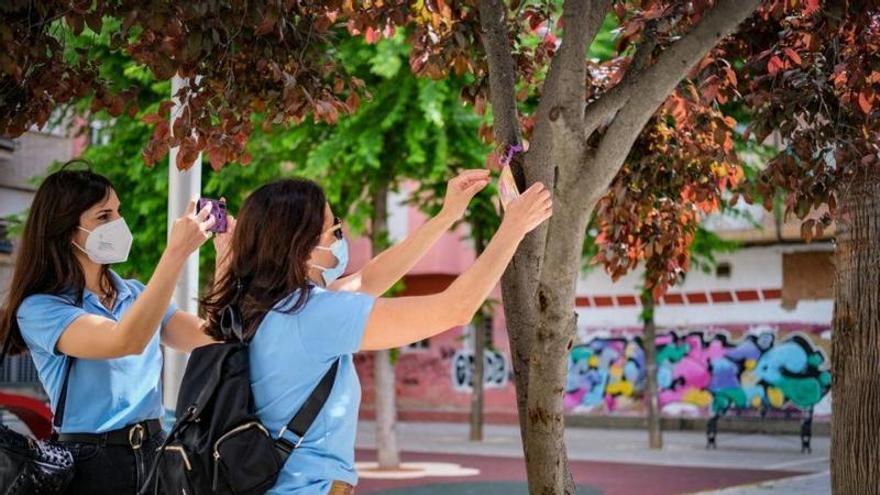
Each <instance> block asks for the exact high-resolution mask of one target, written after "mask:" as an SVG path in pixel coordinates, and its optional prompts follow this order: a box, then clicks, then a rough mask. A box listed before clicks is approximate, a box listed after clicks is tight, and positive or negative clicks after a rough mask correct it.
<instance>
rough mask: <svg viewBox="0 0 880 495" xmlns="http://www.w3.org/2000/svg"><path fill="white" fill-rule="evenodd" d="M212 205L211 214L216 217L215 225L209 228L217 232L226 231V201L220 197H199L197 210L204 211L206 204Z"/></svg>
mask: <svg viewBox="0 0 880 495" xmlns="http://www.w3.org/2000/svg"><path fill="white" fill-rule="evenodd" d="M208 204H210V205H211V215H214V218H215V219H216V220H215V221H214V226H213V227H211V228H210V229H209V230H210V231H211V232H214V233H215V234H222V233H224V232H226V202H225V201H223V200H219V199H209V198H199V200H198V201H197V202H196V211H202V208H204V207H205V206H206V205H208Z"/></svg>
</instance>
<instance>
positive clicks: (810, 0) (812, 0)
mask: <svg viewBox="0 0 880 495" xmlns="http://www.w3.org/2000/svg"><path fill="white" fill-rule="evenodd" d="M817 10H819V0H805V1H804V14H806V15H810V14H812V13H813V12H816V11H817Z"/></svg>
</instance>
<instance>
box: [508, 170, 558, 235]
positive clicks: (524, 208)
mask: <svg viewBox="0 0 880 495" xmlns="http://www.w3.org/2000/svg"><path fill="white" fill-rule="evenodd" d="M552 215H553V199H552V196H551V194H550V191H548V190H547V188H546V187H544V184H542V183H540V182H536V183H534V184H532V187H530V188H528V189H527V190H526V192H524V193H522V194H521V195H520V196H519V197H518V198H516V199H514V200H513V201H511V202H510V203H509V204H508V205H507V209H506V210H505V211H504V219H503V220H502V221H501V228H502V229H505V230H508V229H509V230H511V231H514V232H517V233H518V234H520V235H521V236H525V235H526V234H528V233H529V232H531V231H532V230H534V229H535V228H536V227H537V226H538V225H541V224H542V223H543V222H544V220H547V219H548V218H550V217H551V216H552Z"/></svg>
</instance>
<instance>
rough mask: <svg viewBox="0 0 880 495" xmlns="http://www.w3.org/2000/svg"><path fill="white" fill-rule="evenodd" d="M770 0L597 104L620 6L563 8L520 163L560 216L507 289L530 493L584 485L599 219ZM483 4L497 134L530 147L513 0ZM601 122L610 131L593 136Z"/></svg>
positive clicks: (749, 7)
mask: <svg viewBox="0 0 880 495" xmlns="http://www.w3.org/2000/svg"><path fill="white" fill-rule="evenodd" d="M758 2H759V0H718V1H716V2H715V7H713V8H712V9H711V10H710V11H708V12H707V13H706V14H705V15H703V16H702V19H701V20H700V22H699V24H698V25H697V26H696V27H694V29H692V30H690V31H689V32H688V33H687V34H686V35H684V36H682V37H681V38H680V39H679V40H677V41H676V42H675V43H673V44H672V45H671V46H670V47H669V48H668V49H666V50H664V51H663V52H662V53H661V54H659V55H658V56H657V57H656V59H655V60H654V63H653V64H652V65H651V66H650V67H648V68H645V69H644V70H635V71H632V72H630V71H628V72H627V74H626V75H624V79H623V80H622V81H621V83H620V84H619V85H620V86H621V89H620V90H619V91H614V92H613V93H612V92H611V91H609V92H608V93H606V95H604V96H603V97H600V98H599V100H598V102H594V103H592V104H590V105H589V106H588V107H587V108H586V109H585V108H584V100H585V96H586V95H585V89H586V88H585V86H584V81H585V80H586V78H587V71H586V64H585V53H586V51H587V49H588V47H589V45H590V42H591V40H592V39H593V37H594V36H595V34H596V33H597V32H598V30H599V29H600V26H601V24H602V20H603V19H604V18H605V16H606V14H607V13H608V12H609V9H610V8H611V2H610V1H604V0H596V1H592V0H565V2H564V4H563V21H564V24H565V32H564V36H563V38H562V41H561V44H560V46H559V49H558V50H557V52H556V53H555V54H554V56H553V60H552V62H551V66H550V69H549V71H548V74H547V77H546V78H545V81H544V84H543V86H542V88H541V100H540V102H539V104H538V108H537V110H536V111H535V112H534V114H533V117H534V120H535V126H534V129H533V132H532V135H531V139H530V140H529V149H528V152H527V153H526V154H525V155H524V158H519V159H518V158H514V160H513V162H512V163H511V169H512V171H513V172H514V176H515V177H516V179H517V182H518V184H519V185H520V186H525V187H528V186H530V185H532V184H534V183H535V182H542V183H543V184H544V185H545V186H547V187H548V189H550V190H551V191H552V192H553V201H554V204H553V212H554V213H553V217H552V218H550V220H549V221H548V222H546V224H545V225H544V226H542V227H540V228H538V229H536V230H535V231H533V232H532V233H531V234H529V235H528V236H527V237H526V238H525V240H524V241H523V242H522V243H521V244H520V246H519V248H518V250H517V252H516V255H515V256H514V258H513V260H512V261H511V263H510V265H509V266H508V269H507V271H506V272H505V274H504V277H503V278H502V284H501V285H502V294H503V299H504V312H505V319H506V322H507V330H508V337H509V339H510V350H511V361H512V363H513V369H514V373H515V376H516V395H517V410H518V412H519V421H520V430H521V433H522V440H523V451H524V453H525V458H526V469H527V472H528V481H529V493H531V494H533V495H534V494H542V495H543V494H573V493H574V491H575V486H574V481H573V478H572V476H571V471H570V469H569V466H568V458H567V455H566V452H565V437H564V432H565V414H564V410H563V406H562V405H563V394H564V391H565V382H566V374H567V363H568V351H569V349H570V348H571V346H572V344H573V341H574V336H575V329H576V316H575V312H574V302H575V295H576V293H575V287H576V283H577V279H578V274H579V268H580V266H581V250H582V247H583V241H584V234H585V231H586V225H587V221H588V220H589V216H590V214H591V213H592V210H593V208H594V207H595V205H596V202H597V201H598V200H599V198H600V197H601V196H602V194H604V192H605V191H606V190H607V187H608V185H609V184H610V183H611V181H612V179H613V178H614V175H615V174H616V173H617V172H618V170H619V169H620V167H621V166H622V165H623V162H624V160H625V159H626V156H627V154H628V153H629V151H630V148H631V147H632V144H633V143H634V142H635V140H636V138H637V137H638V134H639V133H640V132H641V129H642V128H643V127H644V125H645V123H646V122H647V121H648V120H649V119H650V117H651V115H652V114H653V113H654V111H655V110H656V109H657V107H659V106H660V105H661V104H662V103H663V101H664V99H665V98H666V97H667V96H668V95H669V93H670V92H671V91H672V90H673V89H674V88H675V85H676V84H678V82H679V81H680V80H681V78H682V77H684V76H685V75H686V74H687V72H688V71H689V70H690V69H691V68H692V67H693V66H694V65H695V64H697V63H698V62H699V61H700V59H702V58H703V57H704V56H705V54H706V53H707V52H708V51H709V50H710V49H711V48H712V47H713V46H714V45H715V44H716V43H717V42H718V40H719V39H721V38H722V37H723V36H725V35H727V34H729V33H730V32H732V31H733V30H734V28H735V27H736V26H737V24H739V23H740V22H741V21H742V20H743V19H744V18H745V17H747V16H748V15H749V14H750V13H751V12H752V11H753V10H754V9H755V7H756V6H757V4H758ZM479 8H480V23H481V28H482V31H483V36H482V39H483V45H484V47H485V50H486V60H487V63H488V66H489V88H490V91H489V95H490V99H491V103H492V114H493V124H494V135H495V141H496V143H497V145H498V146H499V147H509V146H512V145H518V144H521V139H520V132H519V122H518V110H517V102H516V96H515V95H516V79H517V73H516V64H515V62H514V58H513V55H512V50H511V46H510V37H509V36H508V34H509V33H508V29H507V24H506V23H507V19H508V15H509V12H508V10H507V6H506V5H505V2H503V1H502V0H481V1H480V3H479ZM609 94H613V95H614V96H608V95H609ZM607 98H610V100H607ZM603 101H604V102H606V103H605V104H603V103H602V102H603ZM606 121H610V123H607V125H606V124H605V123H606ZM588 124H589V125H588ZM600 126H601V127H603V128H604V131H603V132H602V133H601V136H598V137H597V139H596V140H595V141H596V142H595V143H594V142H591V141H593V140H592V139H591V138H592V137H596V136H594V132H595V131H596V130H597V129H598V128H599V127H600ZM588 138H590V139H588ZM508 149H509V148H508Z"/></svg>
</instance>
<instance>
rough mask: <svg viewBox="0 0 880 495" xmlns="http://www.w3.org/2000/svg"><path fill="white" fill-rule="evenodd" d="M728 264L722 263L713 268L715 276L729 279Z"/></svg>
mask: <svg viewBox="0 0 880 495" xmlns="http://www.w3.org/2000/svg"><path fill="white" fill-rule="evenodd" d="M730 269H731V267H730V263H728V262H726V261H724V262H721V263H718V265H717V266H715V276H716V277H718V278H730Z"/></svg>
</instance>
